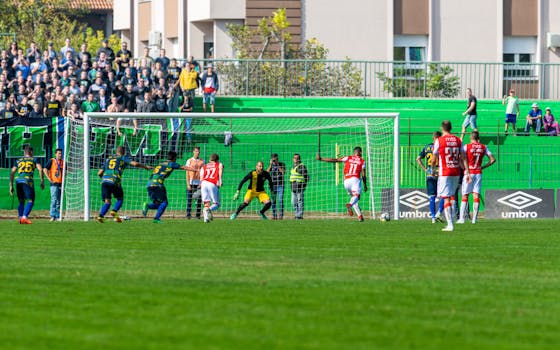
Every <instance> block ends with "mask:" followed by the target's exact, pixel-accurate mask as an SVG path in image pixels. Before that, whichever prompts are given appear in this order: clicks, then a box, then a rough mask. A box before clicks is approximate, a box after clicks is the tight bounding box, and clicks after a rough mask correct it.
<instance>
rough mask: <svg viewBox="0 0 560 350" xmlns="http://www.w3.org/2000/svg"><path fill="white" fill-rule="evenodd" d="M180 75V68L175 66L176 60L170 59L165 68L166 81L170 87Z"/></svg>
mask: <svg viewBox="0 0 560 350" xmlns="http://www.w3.org/2000/svg"><path fill="white" fill-rule="evenodd" d="M180 75H181V67H179V66H177V59H175V58H172V59H171V63H170V64H169V67H167V81H168V82H169V85H170V86H173V85H175V83H176V82H177V81H178V80H179V76H180Z"/></svg>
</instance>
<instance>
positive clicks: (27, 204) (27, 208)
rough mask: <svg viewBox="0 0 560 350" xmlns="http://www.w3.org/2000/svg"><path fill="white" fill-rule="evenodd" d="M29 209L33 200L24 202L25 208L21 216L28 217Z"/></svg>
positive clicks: (31, 207)
mask: <svg viewBox="0 0 560 350" xmlns="http://www.w3.org/2000/svg"><path fill="white" fill-rule="evenodd" d="M31 209H33V202H32V201H29V202H27V203H25V208H24V209H23V216H24V217H29V213H31Z"/></svg>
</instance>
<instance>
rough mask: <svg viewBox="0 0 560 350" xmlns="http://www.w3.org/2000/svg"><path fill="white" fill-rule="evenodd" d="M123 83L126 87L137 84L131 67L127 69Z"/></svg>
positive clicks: (122, 79)
mask: <svg viewBox="0 0 560 350" xmlns="http://www.w3.org/2000/svg"><path fill="white" fill-rule="evenodd" d="M121 82H122V83H123V85H124V86H126V85H128V84H131V85H134V84H136V78H135V77H134V76H133V75H132V70H131V69H130V67H126V68H125V70H124V75H123V77H122V78H121Z"/></svg>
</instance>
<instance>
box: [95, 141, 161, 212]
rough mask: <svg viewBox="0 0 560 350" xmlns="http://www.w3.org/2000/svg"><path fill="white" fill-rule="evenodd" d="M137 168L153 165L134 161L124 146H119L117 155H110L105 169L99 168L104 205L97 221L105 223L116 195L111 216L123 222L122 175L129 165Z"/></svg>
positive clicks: (148, 168)
mask: <svg viewBox="0 0 560 350" xmlns="http://www.w3.org/2000/svg"><path fill="white" fill-rule="evenodd" d="M129 165H130V166H133V167H137V168H144V169H146V170H150V169H151V168H152V167H150V166H147V165H144V164H141V163H138V162H135V161H133V160H132V159H131V158H130V157H129V156H126V155H125V154H124V147H123V146H119V147H117V150H116V155H114V156H112V157H109V158H107V159H106V160H105V164H104V165H103V169H99V171H98V172H97V175H98V176H99V177H100V178H101V197H102V198H101V199H102V200H103V206H101V210H99V216H98V217H97V222H99V223H103V222H104V221H105V214H107V212H108V211H109V208H110V207H111V197H115V199H116V200H117V202H116V203H115V206H114V207H113V210H111V216H112V217H113V218H114V220H115V221H116V222H122V220H121V218H120V217H119V214H118V212H119V209H121V207H122V204H123V198H124V193H123V189H122V180H121V178H122V175H123V172H124V170H125V169H126V167H127V166H129Z"/></svg>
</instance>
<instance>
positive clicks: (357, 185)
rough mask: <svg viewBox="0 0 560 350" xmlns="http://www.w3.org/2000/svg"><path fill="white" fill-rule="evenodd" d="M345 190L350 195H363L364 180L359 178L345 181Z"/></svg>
mask: <svg viewBox="0 0 560 350" xmlns="http://www.w3.org/2000/svg"><path fill="white" fill-rule="evenodd" d="M344 189H345V190H346V192H348V194H349V195H351V196H353V195H358V196H359V195H360V194H362V180H361V179H358V178H357V177H351V178H349V179H345V180H344Z"/></svg>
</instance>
